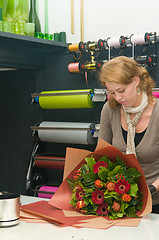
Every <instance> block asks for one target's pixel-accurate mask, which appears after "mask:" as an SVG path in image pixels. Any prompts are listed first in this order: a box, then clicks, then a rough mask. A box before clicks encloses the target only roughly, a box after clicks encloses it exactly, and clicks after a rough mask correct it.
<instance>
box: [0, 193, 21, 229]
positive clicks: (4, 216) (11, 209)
mask: <svg viewBox="0 0 159 240" xmlns="http://www.w3.org/2000/svg"><path fill="white" fill-rule="evenodd" d="M19 216H20V196H19V195H15V194H8V193H7V194H2V195H0V227H9V226H13V225H16V224H17V223H18V222H19Z"/></svg>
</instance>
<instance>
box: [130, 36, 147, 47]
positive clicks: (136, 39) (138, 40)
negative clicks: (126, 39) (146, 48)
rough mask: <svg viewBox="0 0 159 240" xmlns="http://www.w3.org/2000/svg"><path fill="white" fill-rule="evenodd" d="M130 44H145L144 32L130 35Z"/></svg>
mask: <svg viewBox="0 0 159 240" xmlns="http://www.w3.org/2000/svg"><path fill="white" fill-rule="evenodd" d="M130 41H131V44H138V45H140V44H145V34H143V35H132V36H131V38H130Z"/></svg>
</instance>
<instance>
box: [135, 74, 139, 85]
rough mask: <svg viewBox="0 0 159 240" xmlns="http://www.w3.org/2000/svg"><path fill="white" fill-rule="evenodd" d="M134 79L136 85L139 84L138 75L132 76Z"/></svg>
mask: <svg viewBox="0 0 159 240" xmlns="http://www.w3.org/2000/svg"><path fill="white" fill-rule="evenodd" d="M134 81H135V82H136V86H139V83H140V77H139V76H135V77H134Z"/></svg>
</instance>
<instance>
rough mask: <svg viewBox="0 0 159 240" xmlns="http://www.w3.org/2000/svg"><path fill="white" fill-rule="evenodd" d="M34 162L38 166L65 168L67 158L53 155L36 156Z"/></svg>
mask: <svg viewBox="0 0 159 240" xmlns="http://www.w3.org/2000/svg"><path fill="white" fill-rule="evenodd" d="M34 163H35V166H36V167H38V168H53V169H64V165H65V158H64V157H52V156H35V157H34Z"/></svg>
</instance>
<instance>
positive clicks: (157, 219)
mask: <svg viewBox="0 0 159 240" xmlns="http://www.w3.org/2000/svg"><path fill="white" fill-rule="evenodd" d="M41 200H43V199H41V198H34V197H28V196H21V202H22V204H28V203H32V202H36V201H41ZM45 200H46V199H45ZM98 239H100V240H109V239H111V240H123V239H126V240H157V239H159V215H158V214H149V215H148V216H146V217H144V218H143V219H142V220H141V222H140V224H139V226H138V227H117V226H114V227H111V228H109V229H107V230H97V229H89V228H79V229H77V228H73V227H58V226H56V225H54V224H50V223H26V222H24V221H20V222H19V224H18V225H16V226H13V227H8V228H0V240H98Z"/></svg>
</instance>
